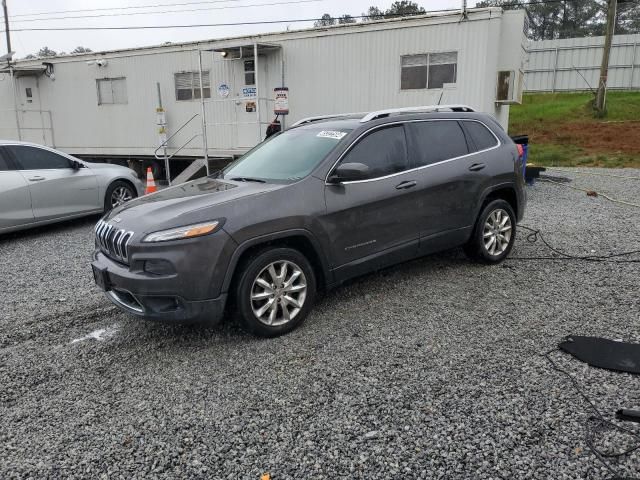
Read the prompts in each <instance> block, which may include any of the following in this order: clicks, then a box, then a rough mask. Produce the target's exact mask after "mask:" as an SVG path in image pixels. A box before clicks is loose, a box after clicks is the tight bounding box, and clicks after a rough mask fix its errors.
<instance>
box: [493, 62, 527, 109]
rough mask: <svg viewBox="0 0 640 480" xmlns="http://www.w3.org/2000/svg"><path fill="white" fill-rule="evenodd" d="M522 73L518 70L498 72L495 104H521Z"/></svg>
mask: <svg viewBox="0 0 640 480" xmlns="http://www.w3.org/2000/svg"><path fill="white" fill-rule="evenodd" d="M523 86H524V73H522V71H521V70H518V72H517V74H516V72H515V71H514V70H502V71H499V72H498V82H497V86H496V103H497V104H500V105H514V104H521V103H522V89H523Z"/></svg>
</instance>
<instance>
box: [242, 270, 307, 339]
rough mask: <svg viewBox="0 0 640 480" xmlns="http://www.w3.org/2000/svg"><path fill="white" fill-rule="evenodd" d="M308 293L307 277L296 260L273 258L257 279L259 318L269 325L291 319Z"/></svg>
mask: <svg viewBox="0 0 640 480" xmlns="http://www.w3.org/2000/svg"><path fill="white" fill-rule="evenodd" d="M306 297H307V279H306V277H305V275H304V273H303V271H302V269H301V268H300V267H299V266H298V265H296V264H295V263H293V262H290V261H286V260H284V261H280V262H273V263H271V264H269V265H268V266H266V267H265V268H264V269H262V271H261V272H260V273H259V274H258V276H257V277H256V278H255V280H254V281H253V287H252V289H251V308H252V310H253V314H254V315H255V316H256V318H257V319H258V320H259V321H260V322H261V323H263V324H265V325H268V326H274V327H277V326H281V325H285V324H286V323H289V322H290V321H292V320H293V319H295V318H296V316H297V315H298V314H299V313H300V310H301V309H302V307H303V306H304V303H305V300H306Z"/></svg>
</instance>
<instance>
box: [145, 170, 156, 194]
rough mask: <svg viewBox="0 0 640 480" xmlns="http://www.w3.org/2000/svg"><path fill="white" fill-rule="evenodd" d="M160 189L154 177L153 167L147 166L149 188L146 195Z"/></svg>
mask: <svg viewBox="0 0 640 480" xmlns="http://www.w3.org/2000/svg"><path fill="white" fill-rule="evenodd" d="M157 191H158V189H157V187H156V181H155V180H154V179H153V173H152V172H151V167H148V168H147V188H146V189H145V191H144V194H145V195H148V194H149V193H153V192H157Z"/></svg>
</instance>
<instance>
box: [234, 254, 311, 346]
mask: <svg viewBox="0 0 640 480" xmlns="http://www.w3.org/2000/svg"><path fill="white" fill-rule="evenodd" d="M283 265H286V270H285V271H284V272H283V270H282V266H283ZM270 267H273V270H272V269H271V268H270ZM298 272H299V273H298ZM274 273H275V275H276V276H275V277H274V275H273V274H274ZM282 273H284V277H283V278H284V281H283V279H282V278H281V276H282ZM294 274H295V278H294V279H293V281H291V278H292V277H293V275H294ZM278 282H279V283H278ZM287 283H290V286H289V287H286V285H287ZM283 287H284V288H283ZM287 288H289V290H287ZM315 299H316V278H315V274H314V272H313V268H312V266H311V264H310V263H309V261H308V260H307V258H306V257H305V256H304V255H303V254H302V253H300V252H299V251H297V250H294V249H292V248H273V249H268V250H262V251H260V252H258V253H256V254H255V255H254V256H252V257H250V258H249V259H248V260H247V261H246V262H244V263H243V265H242V266H241V270H240V276H239V279H238V282H237V285H236V288H235V298H234V300H235V305H236V308H237V309H238V313H239V318H238V322H239V323H240V326H241V327H242V328H243V329H244V330H246V331H248V332H249V333H252V334H254V335H257V336H259V337H267V338H271V337H277V336H279V335H283V334H285V333H287V332H290V331H291V330H293V329H294V328H296V327H297V326H298V325H300V324H301V323H302V322H303V321H304V320H305V318H306V317H307V315H309V312H310V311H311V309H312V308H313V304H314V302H315ZM269 305H275V306H274V307H271V306H269ZM285 309H286V311H287V312H286V313H285ZM274 312H275V313H274ZM287 318H288V320H287Z"/></svg>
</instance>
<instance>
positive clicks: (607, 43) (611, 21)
mask: <svg viewBox="0 0 640 480" xmlns="http://www.w3.org/2000/svg"><path fill="white" fill-rule="evenodd" d="M607 2H608V7H607V32H606V36H605V38H604V51H603V52H602V64H601V65H600V82H599V83H598V93H597V95H596V112H597V114H598V115H599V116H604V114H605V108H606V105H605V102H606V96H607V77H608V75H609V54H610V53H611V42H612V41H613V30H614V28H615V26H616V7H617V4H618V0H607Z"/></svg>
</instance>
